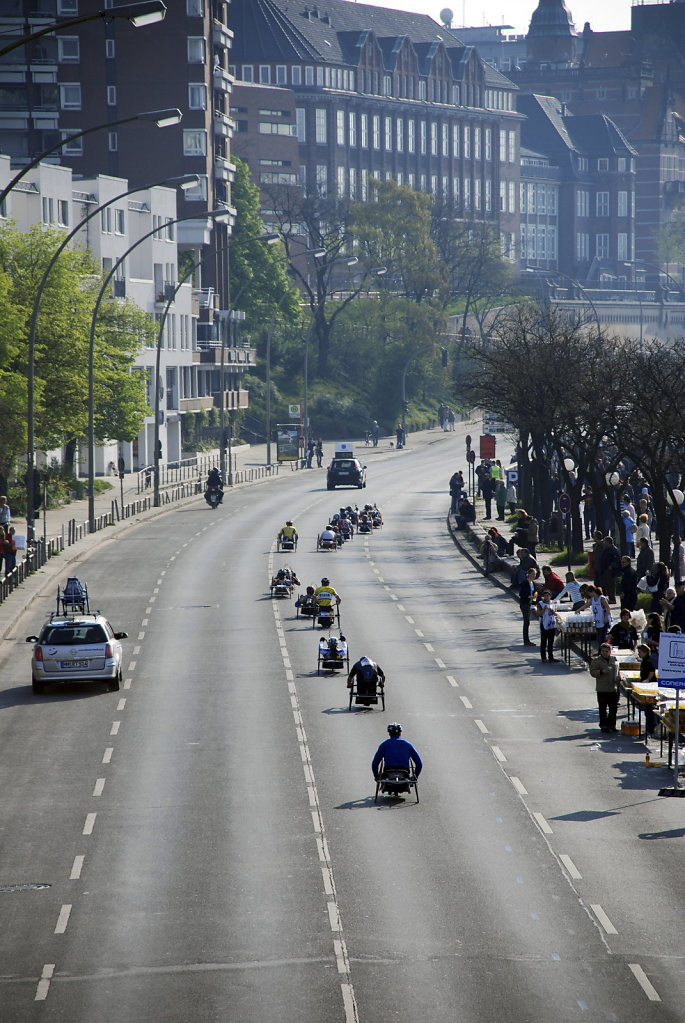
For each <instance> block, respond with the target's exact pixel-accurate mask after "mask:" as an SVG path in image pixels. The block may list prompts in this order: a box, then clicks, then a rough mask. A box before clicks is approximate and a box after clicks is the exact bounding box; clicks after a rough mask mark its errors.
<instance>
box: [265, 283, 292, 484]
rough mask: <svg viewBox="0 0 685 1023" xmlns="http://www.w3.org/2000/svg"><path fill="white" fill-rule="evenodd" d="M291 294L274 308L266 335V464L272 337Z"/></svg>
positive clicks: (269, 431)
mask: <svg viewBox="0 0 685 1023" xmlns="http://www.w3.org/2000/svg"><path fill="white" fill-rule="evenodd" d="M288 295H290V289H288V290H287V291H284V292H283V294H282V295H281V297H280V298H279V300H278V303H277V305H276V308H275V309H274V312H273V316H272V317H271V322H270V323H269V329H268V331H267V335H266V409H265V411H266V464H267V465H271V339H272V337H273V332H274V325H275V323H276V317H277V316H278V314H279V312H280V309H281V306H282V305H283V303H284V302H285V300H286V298H287V297H288Z"/></svg>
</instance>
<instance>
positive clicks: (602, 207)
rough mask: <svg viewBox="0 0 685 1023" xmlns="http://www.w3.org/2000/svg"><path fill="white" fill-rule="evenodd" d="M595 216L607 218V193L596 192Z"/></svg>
mask: <svg viewBox="0 0 685 1023" xmlns="http://www.w3.org/2000/svg"><path fill="white" fill-rule="evenodd" d="M596 202H597V208H596V211H597V216H598V217H608V216H609V193H608V192H598V193H597V200H596Z"/></svg>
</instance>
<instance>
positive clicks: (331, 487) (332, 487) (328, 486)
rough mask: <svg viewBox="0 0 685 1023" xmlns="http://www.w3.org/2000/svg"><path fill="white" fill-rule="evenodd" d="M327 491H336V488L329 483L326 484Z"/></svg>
mask: <svg viewBox="0 0 685 1023" xmlns="http://www.w3.org/2000/svg"><path fill="white" fill-rule="evenodd" d="M326 490H335V487H334V486H333V484H332V483H327V484H326Z"/></svg>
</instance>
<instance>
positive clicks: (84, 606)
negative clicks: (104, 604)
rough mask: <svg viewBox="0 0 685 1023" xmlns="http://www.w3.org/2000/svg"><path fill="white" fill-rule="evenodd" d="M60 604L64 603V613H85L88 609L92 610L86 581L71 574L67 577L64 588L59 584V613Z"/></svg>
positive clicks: (58, 609)
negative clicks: (83, 581)
mask: <svg viewBox="0 0 685 1023" xmlns="http://www.w3.org/2000/svg"><path fill="white" fill-rule="evenodd" d="M60 604H61V605H62V614H67V613H68V612H70V611H71V612H72V613H73V612H74V611H78V612H79V614H84V613H85V612H86V611H90V604H89V602H88V587H87V586H86V584H85V583H82V582H81V580H80V579H79V578H78V577H77V576H75V575H70V576H69V577H68V578H67V581H66V584H65V586H64V588H63V589H62V590H60V588H59V586H58V587H57V613H58V614H59V611H60Z"/></svg>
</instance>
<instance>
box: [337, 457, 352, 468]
mask: <svg viewBox="0 0 685 1023" xmlns="http://www.w3.org/2000/svg"><path fill="white" fill-rule="evenodd" d="M354 465H355V463H354V462H353V461H352V460H351V459H350V458H341V459H338V460H337V461H336V463H335V467H336V469H354Z"/></svg>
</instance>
